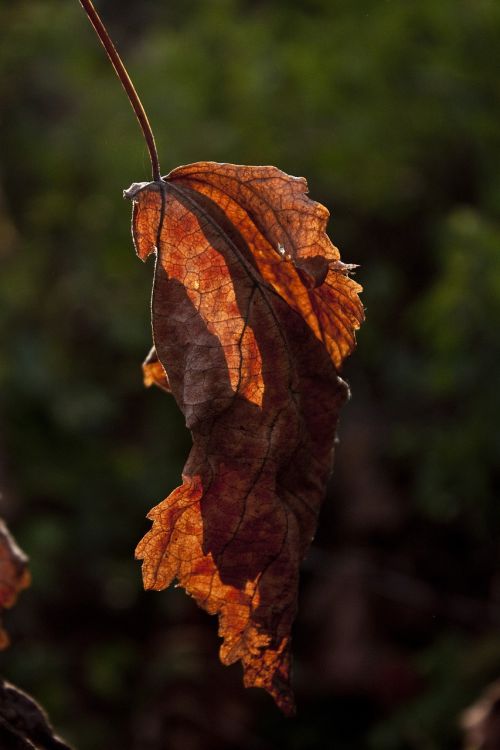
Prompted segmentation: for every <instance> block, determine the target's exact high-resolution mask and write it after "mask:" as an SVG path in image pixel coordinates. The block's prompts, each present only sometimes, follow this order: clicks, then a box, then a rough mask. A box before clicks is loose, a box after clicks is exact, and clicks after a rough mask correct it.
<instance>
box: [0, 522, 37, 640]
mask: <svg viewBox="0 0 500 750" xmlns="http://www.w3.org/2000/svg"><path fill="white" fill-rule="evenodd" d="M30 580H31V579H30V574H29V571H28V558H27V557H26V555H25V554H24V552H22V551H21V550H20V549H19V547H18V546H17V544H16V543H15V541H14V539H13V538H12V536H11V534H10V533H9V530H8V529H7V526H6V525H5V523H4V522H3V521H2V520H1V519H0V614H1V613H2V612H3V611H4V610H5V609H9V608H10V607H12V606H13V605H14V604H15V603H16V599H17V596H18V594H19V592H20V591H22V590H23V589H25V588H27V587H28V586H29V585H30ZM8 645H9V637H8V635H7V633H6V632H5V630H4V629H3V627H2V625H1V622H0V649H4V648H6V647H7V646H8Z"/></svg>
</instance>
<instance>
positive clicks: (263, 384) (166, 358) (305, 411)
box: [125, 162, 363, 714]
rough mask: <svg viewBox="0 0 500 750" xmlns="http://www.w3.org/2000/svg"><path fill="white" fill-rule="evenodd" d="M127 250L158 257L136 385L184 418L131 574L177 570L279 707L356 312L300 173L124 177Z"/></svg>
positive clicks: (154, 578)
mask: <svg viewBox="0 0 500 750" xmlns="http://www.w3.org/2000/svg"><path fill="white" fill-rule="evenodd" d="M125 195H127V197H130V198H131V199H132V200H133V203H134V208H133V236H134V243H135V247H136V251H137V254H138V255H139V257H140V258H142V259H143V260H145V259H146V258H147V257H148V256H149V255H150V254H152V253H155V254H156V256H157V260H156V270H155V278H154V285H153V300H152V319H153V339H154V345H155V347H154V349H153V350H152V351H151V352H150V354H149V355H148V357H147V359H146V362H145V363H144V366H143V368H144V377H145V382H146V384H147V385H151V384H156V385H159V386H160V387H161V388H163V389H164V390H168V391H170V392H171V393H172V394H173V395H174V397H175V399H176V401H177V403H178V405H179V407H180V408H181V410H182V411H183V413H184V415H185V418H186V425H187V426H188V428H189V429H190V430H191V432H192V437H193V447H192V450H191V453H190V455H189V458H188V460H187V463H186V465H185V467H184V471H183V482H182V485H181V486H180V487H178V488H177V489H176V490H174V491H173V492H172V493H171V494H170V495H169V497H167V498H166V499H165V500H164V501H163V502H161V503H160V504H159V505H157V506H156V507H155V508H153V510H152V511H151V512H150V513H149V515H148V517H149V518H150V519H151V520H152V521H153V526H152V528H151V530H150V531H149V533H148V534H146V536H145V537H144V539H143V540H142V541H141V542H140V544H139V545H138V547H137V551H136V555H137V557H138V558H139V559H142V560H143V578H144V584H145V587H146V588H149V589H163V588H165V587H166V586H168V585H169V584H170V583H171V581H172V580H174V579H176V580H178V581H179V583H180V584H181V585H182V586H183V587H184V588H185V589H186V591H187V592H188V593H189V594H190V595H191V596H193V597H194V598H195V599H196V601H197V602H198V604H199V605H200V606H202V607H203V608H204V609H206V610H207V611H208V612H210V613H213V614H218V616H219V633H220V635H221V637H222V638H223V643H222V646H221V660H222V662H223V663H224V664H231V663H233V662H235V661H238V660H241V662H242V664H243V668H244V682H245V685H246V686H257V687H263V688H265V689H266V690H267V691H268V692H269V693H270V694H271V695H272V696H273V697H274V699H275V701H276V702H277V704H278V705H279V706H280V708H281V709H282V710H283V711H284V712H285V713H287V714H291V713H293V710H294V703H293V694H292V691H291V687H290V631H291V626H292V622H293V619H294V617H295V613H296V607H297V587H298V572H299V565H300V563H301V561H302V559H303V557H304V555H305V553H306V551H307V549H308V547H309V545H310V542H311V540H312V538H313V536H314V533H315V529H316V524H317V516H318V512H319V508H320V505H321V502H322V500H323V497H324V494H325V486H326V482H327V479H328V477H329V474H330V471H331V467H332V458H333V447H334V441H335V431H336V423H337V418H338V414H339V410H340V407H341V405H342V403H343V402H344V401H345V399H346V398H347V395H348V389H347V386H346V384H345V382H344V381H343V380H342V379H341V378H340V376H339V374H338V372H339V368H340V366H341V364H342V361H343V359H344V358H345V357H346V356H347V355H348V354H349V353H350V352H351V351H352V349H353V347H354V345H355V338H354V332H355V329H356V328H358V327H359V325H360V323H361V320H362V318H363V310H362V306H361V304H360V301H359V298H358V292H359V291H360V287H359V286H358V285H357V284H356V283H355V282H354V281H353V280H352V279H351V278H350V277H349V275H348V272H349V271H350V270H351V269H352V268H353V266H348V265H345V264H343V263H342V262H341V261H340V256H339V252H338V250H337V248H336V247H335V246H334V245H333V244H332V243H331V242H330V240H329V239H328V237H327V235H326V233H325V228H326V223H327V220H328V211H327V209H326V208H324V206H322V205H320V204H319V203H316V202H314V201H312V200H310V199H309V198H308V197H307V184H306V181H305V180H304V179H302V178H296V177H290V176H289V175H286V174H285V173H284V172H281V171H280V170H278V169H277V168H275V167H245V166H238V165H232V164H216V163H213V162H200V163H197V164H192V165H188V166H184V167H180V168H178V169H175V170H174V171H173V172H171V173H170V174H169V175H168V176H167V177H165V178H163V180H162V181H161V182H153V183H139V184H134V185H132V186H131V188H130V189H129V190H128V191H126V193H125Z"/></svg>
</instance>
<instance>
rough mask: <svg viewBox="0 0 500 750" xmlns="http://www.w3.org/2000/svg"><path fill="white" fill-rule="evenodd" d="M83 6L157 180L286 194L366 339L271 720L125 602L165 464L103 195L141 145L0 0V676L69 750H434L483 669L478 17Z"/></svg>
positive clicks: (497, 82)
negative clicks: (151, 152) (6, 575)
mask: <svg viewBox="0 0 500 750" xmlns="http://www.w3.org/2000/svg"><path fill="white" fill-rule="evenodd" d="M97 4H98V7H99V9H100V10H101V12H102V15H103V18H104V19H105V21H106V22H107V24H108V27H109V30H110V33H111V34H112V36H113V37H114V38H115V41H116V43H117V46H118V48H119V50H120V51H121V52H122V54H123V57H124V58H125V60H126V62H127V64H128V67H129V69H130V73H131V75H132V77H133V78H134V80H135V82H136V86H137V88H138V90H139V91H140V93H141V96H142V98H143V101H144V104H145V106H146V108H147V110H148V113H149V116H150V119H151V122H152V124H153V127H154V129H155V133H156V138H157V142H158V148H159V152H160V159H161V162H162V169H163V172H164V173H166V172H167V171H168V170H169V169H171V168H173V167H175V166H177V165H178V164H182V163H188V162H192V161H196V160H210V159H213V160H216V161H230V162H237V163H248V164H275V165H277V166H278V167H280V168H282V169H284V170H285V171H287V172H289V173H291V174H296V175H305V176H306V177H307V178H308V181H309V186H310V191H311V195H312V197H313V198H315V199H316V200H319V201H321V202H322V203H324V204H326V205H327V206H328V207H329V208H330V210H331V212H332V220H331V222H330V234H331V237H332V239H333V241H334V243H335V244H337V245H339V246H340V248H341V251H342V257H343V259H344V260H345V261H346V262H356V263H359V264H360V265H361V268H360V269H359V270H358V274H357V280H359V281H360V282H361V283H362V284H363V286H364V287H365V292H364V295H363V300H364V304H365V306H366V309H367V321H366V323H365V325H364V327H363V329H362V331H361V332H360V334H359V337H358V341H359V347H358V350H357V351H356V352H355V354H354V356H353V357H352V358H351V360H350V361H349V362H348V364H347V366H346V368H345V372H344V375H345V377H346V378H347V379H348V380H349V382H350V384H351V388H352V394H353V397H352V401H351V402H350V404H349V405H348V406H347V407H346V408H345V410H344V413H343V416H342V421H341V425H340V431H339V434H340V445H339V447H338V451H337V457H336V470H335V474H334V476H333V478H332V481H331V485H330V488H329V492H328V497H327V498H326V501H325V505H324V508H323V511H322V514H321V518H320V526H319V530H318V534H317V537H316V540H315V542H314V545H313V547H312V550H311V552H310V554H309V556H308V558H307V560H306V561H305V563H304V566H303V575H302V584H301V601H300V611H299V616H298V619H297V622H296V625H295V631H294V650H295V669H294V682H295V686H296V691H297V699H298V715H297V718H296V719H293V720H286V719H283V718H282V717H281V716H280V714H279V713H278V711H277V710H276V709H275V708H274V705H273V703H272V701H271V699H269V698H268V697H267V696H266V695H265V694H261V693H260V692H259V691H257V690H245V689H244V688H243V687H242V685H241V669H240V667H239V665H237V666H233V667H230V668H226V667H223V666H221V665H220V664H219V661H218V656H217V652H218V646H219V639H218V637H217V627H216V622H215V619H214V618H211V617H209V616H208V615H206V614H205V613H203V612H201V611H200V610H198V609H197V607H196V606H195V604H194V603H193V601H192V600H191V599H189V598H188V597H187V596H186V595H185V594H184V593H183V592H182V591H180V590H175V589H174V588H172V589H170V590H168V591H166V592H163V593H160V594H157V593H147V594H145V593H144V592H143V591H142V585H141V577H140V567H139V564H138V563H136V562H135V561H134V560H133V550H134V547H135V544H136V543H137V541H138V540H139V539H140V538H141V537H142V536H143V534H144V533H145V531H146V530H147V529H148V527H149V523H148V522H147V521H146V520H145V514H146V512H147V511H148V510H149V508H150V507H151V506H152V505H154V504H156V502H158V501H160V500H161V499H163V498H164V497H165V496H166V495H167V494H168V493H169V492H170V491H171V490H172V488H173V487H175V486H177V484H178V481H179V476H180V472H181V469H182V466H183V461H184V459H185V457H186V456H187V453H188V450H189V446H190V439H189V435H188V434H187V432H186V431H185V428H184V426H183V421H182V417H181V415H180V414H179V413H178V410H177V408H176V406H175V404H174V402H173V400H172V399H171V398H170V397H168V396H165V395H164V394H162V393H161V392H160V391H153V390H145V389H144V388H143V386H142V381H141V373H140V363H141V361H142V359H143V357H144V355H145V354H146V352H147V350H148V348H149V346H150V340H151V334H150V322H149V297H150V285H151V276H152V266H151V265H150V264H148V266H147V267H145V266H143V265H142V264H141V263H140V262H139V261H138V260H137V259H136V258H135V256H134V253H133V247H132V242H131V238H130V204H129V203H128V202H125V201H124V200H123V198H122V190H123V188H126V187H128V186H129V184H130V183H131V182H134V181H140V180H147V179H149V174H150V170H149V163H148V157H147V152H146V149H145V146H144V145H143V142H142V140H141V135H140V133H139V130H138V127H137V124H136V122H135V120H134V117H133V114H132V112H131V109H130V107H129V104H128V102H127V100H126V99H125V97H124V94H123V92H122V90H121V87H120V85H119V83H118V82H117V80H116V79H115V76H114V74H113V72H112V70H111V68H110V66H109V63H108V62H107V60H106V59H105V57H104V54H103V51H102V49H101V48H100V46H99V45H98V42H97V40H96V38H95V37H94V35H93V32H92V30H91V28H90V25H89V23H88V21H87V19H86V18H85V16H84V14H83V12H82V10H81V8H80V6H79V4H78V2H77V0H72V1H71V2H70V1H68V0H16V2H8V1H7V0H3V2H2V3H1V4H0V28H1V32H0V34H1V45H0V107H1V110H0V111H1V121H0V145H1V162H0V269H1V270H0V338H1V348H0V485H1V492H2V498H1V508H0V515H2V516H4V517H5V518H6V520H7V522H8V523H9V526H10V528H11V531H12V532H13V533H14V534H15V536H16V537H17V540H18V542H19V543H20V545H21V546H22V547H23V548H24V550H25V551H26V552H27V553H28V554H29V555H30V558H31V570H32V575H33V584H32V587H31V589H29V590H28V591H27V592H25V593H24V594H23V595H22V597H21V599H20V602H19V604H18V605H17V607H16V609H15V610H14V611H13V612H12V613H11V614H9V616H8V619H7V626H8V628H9V630H10V633H11V636H12V646H11V648H10V650H9V651H7V652H5V653H4V654H2V655H1V662H0V664H1V666H0V671H1V672H2V674H4V675H5V676H6V677H8V678H9V679H11V680H12V681H14V682H15V683H17V684H18V685H19V686H21V687H23V688H25V689H26V690H29V691H30V692H31V693H33V695H34V696H35V697H36V698H38V699H39V700H40V701H41V702H42V703H43V704H44V706H45V707H46V708H47V709H48V711H49V712H50V715H51V718H52V720H53V722H54V724H55V725H56V727H57V728H58V729H59V731H60V732H61V733H62V734H63V735H64V736H65V737H66V738H67V739H68V740H70V741H73V742H74V744H75V745H76V747H77V748H78V750H101V749H105V750H108V748H109V749H110V750H114V748H126V749H127V750H181V748H182V750H206V749H208V750H211V749H212V748H217V749H218V750H229V749H230V748H231V749H232V748H234V749H241V750H278V748H280V749H281V748H291V749H292V750H313V749H314V750H316V749H320V748H321V750H325V749H326V748H333V749H334V750H359V749H364V748H366V749H367V750H451V749H453V748H462V747H464V746H465V745H464V742H465V740H464V738H463V731H462V729H461V726H460V724H461V721H462V718H461V717H462V716H463V712H464V710H465V709H466V708H467V707H468V706H470V705H471V703H473V702H474V701H475V700H476V699H477V698H478V696H479V695H480V694H481V693H482V691H483V690H484V689H485V688H486V687H487V686H488V685H489V684H491V683H492V681H494V680H495V679H496V678H498V677H500V633H499V626H500V568H499V564H498V563H499V559H498V558H499V544H498V531H499V521H500V507H499V504H498V485H499V468H498V456H499V455H500V431H499V427H498V425H499V418H500V378H499V369H500V368H499V365H500V339H499V331H498V327H499V321H500V252H499V248H500V157H499V153H500V75H499V68H500V3H499V2H498V0H302V1H301V2H294V1H293V0H286V1H285V0H272V1H271V0H269V1H264V0H260V1H258V0H252V1H250V0H246V1H245V0H212V1H211V2H202V0H182V2H181V1H180V0H169V2H162V1H161V0H142V1H141V2H131V1H130V0H119V1H118V0H101V1H100V2H98V3H97ZM474 743H475V744H474ZM467 747H468V748H472V750H476V748H479V747H480V744H479V743H478V742H475V741H474V742H473V741H472V740H471V741H470V742H469V743H468V744H467ZM491 747H500V744H499V745H492V746H491Z"/></svg>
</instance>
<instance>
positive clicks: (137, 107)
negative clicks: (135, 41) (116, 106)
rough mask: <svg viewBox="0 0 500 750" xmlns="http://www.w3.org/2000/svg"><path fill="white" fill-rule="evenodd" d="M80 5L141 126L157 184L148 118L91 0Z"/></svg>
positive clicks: (81, 0)
mask: <svg viewBox="0 0 500 750" xmlns="http://www.w3.org/2000/svg"><path fill="white" fill-rule="evenodd" d="M80 5H81V6H82V7H83V9H84V11H85V13H86V14H87V16H88V18H89V20H90V23H91V24H92V26H93V27H94V30H95V32H96V34H97V36H98V37H99V39H100V41H101V44H102V46H103V47H104V49H105V50H106V54H107V55H108V57H109V60H110V61H111V64H112V65H113V68H114V69H115V71H116V75H117V76H118V78H119V79H120V81H121V83H122V86H123V88H124V89H125V91H126V93H127V96H128V98H129V101H130V104H131V105H132V108H133V110H134V112H135V115H136V117H137V119H138V121H139V125H140V126H141V130H142V133H143V135H144V139H145V141H146V144H147V147H148V151H149V158H150V159H151V169H152V173H153V180H154V181H155V182H159V181H160V179H161V177H160V162H159V160H158V152H157V150H156V144H155V138H154V135H153V131H152V130H151V125H150V124H149V120H148V116H147V114H146V111H145V109H144V107H143V106H142V102H141V100H140V98H139V94H138V93H137V91H136V90H135V87H134V84H133V83H132V81H131V79H130V76H129V74H128V73H127V69H126V68H125V65H124V64H123V62H122V59H121V57H120V55H119V54H118V52H117V51H116V49H115V45H114V44H113V42H112V41H111V38H110V36H109V34H108V32H107V31H106V27H105V26H104V24H103V22H102V21H101V19H100V17H99V14H98V13H97V11H96V9H95V8H94V6H93V4H92V2H91V0H80Z"/></svg>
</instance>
